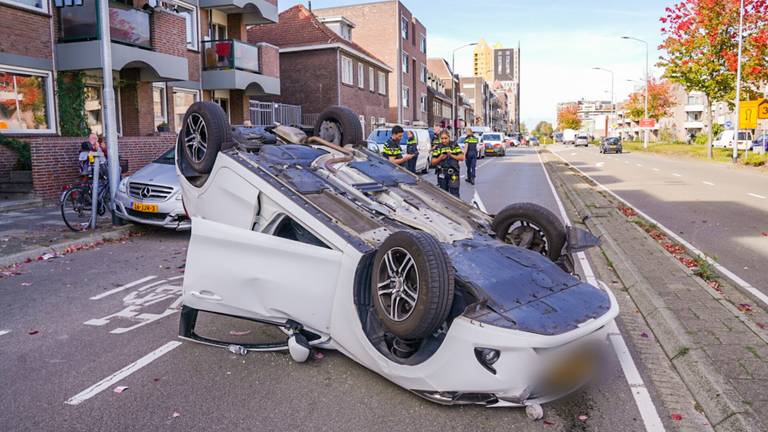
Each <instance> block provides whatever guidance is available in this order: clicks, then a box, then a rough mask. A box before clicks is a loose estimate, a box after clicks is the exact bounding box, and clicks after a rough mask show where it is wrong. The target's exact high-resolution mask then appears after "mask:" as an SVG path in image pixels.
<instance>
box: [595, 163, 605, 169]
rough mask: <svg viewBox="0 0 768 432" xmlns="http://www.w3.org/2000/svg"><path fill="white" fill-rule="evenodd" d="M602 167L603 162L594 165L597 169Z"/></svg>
mask: <svg viewBox="0 0 768 432" xmlns="http://www.w3.org/2000/svg"><path fill="white" fill-rule="evenodd" d="M603 165H605V162H598V163H596V164H595V166H596V167H598V168H602V167H603Z"/></svg>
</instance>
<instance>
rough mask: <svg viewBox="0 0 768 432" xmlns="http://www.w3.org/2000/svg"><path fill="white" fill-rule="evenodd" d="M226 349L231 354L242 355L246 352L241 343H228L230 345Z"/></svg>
mask: <svg viewBox="0 0 768 432" xmlns="http://www.w3.org/2000/svg"><path fill="white" fill-rule="evenodd" d="M227 349H228V350H229V352H231V353H232V354H237V355H241V356H244V355H246V354H248V350H247V349H245V347H244V346H242V345H230V346H228V347H227Z"/></svg>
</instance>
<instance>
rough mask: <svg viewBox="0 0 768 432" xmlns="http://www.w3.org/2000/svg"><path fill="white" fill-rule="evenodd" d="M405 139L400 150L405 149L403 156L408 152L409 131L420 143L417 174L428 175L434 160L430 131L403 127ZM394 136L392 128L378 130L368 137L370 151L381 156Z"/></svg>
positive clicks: (401, 142)
mask: <svg viewBox="0 0 768 432" xmlns="http://www.w3.org/2000/svg"><path fill="white" fill-rule="evenodd" d="M403 131H405V133H403V139H402V140H401V141H400V148H401V149H403V154H405V152H406V147H407V144H406V142H407V141H408V131H411V132H413V133H414V135H415V136H416V139H417V140H418V141H419V145H418V149H419V157H418V158H417V159H416V172H417V173H426V172H427V171H428V170H429V164H430V160H431V159H432V157H431V154H432V138H431V137H430V135H429V130H427V129H418V128H411V127H403ZM391 136H392V128H391V127H387V128H376V129H374V130H373V131H371V134H370V135H368V139H367V140H366V141H367V144H368V150H371V151H373V152H376V153H379V154H381V150H382V149H383V148H384V144H386V143H387V141H389V138H390V137H391Z"/></svg>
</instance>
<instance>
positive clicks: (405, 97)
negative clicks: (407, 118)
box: [400, 86, 411, 108]
mask: <svg viewBox="0 0 768 432" xmlns="http://www.w3.org/2000/svg"><path fill="white" fill-rule="evenodd" d="M400 102H401V103H402V104H403V107H404V108H408V107H410V106H411V105H410V102H411V89H410V88H409V87H408V86H403V89H402V91H401V92H400Z"/></svg>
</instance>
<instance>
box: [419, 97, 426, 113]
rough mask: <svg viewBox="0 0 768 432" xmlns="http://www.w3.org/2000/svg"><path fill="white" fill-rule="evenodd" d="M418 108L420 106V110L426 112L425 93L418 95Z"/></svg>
mask: <svg viewBox="0 0 768 432" xmlns="http://www.w3.org/2000/svg"><path fill="white" fill-rule="evenodd" d="M419 108H421V112H423V113H425V112H427V94H426V93H422V94H421V96H420V97H419Z"/></svg>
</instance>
